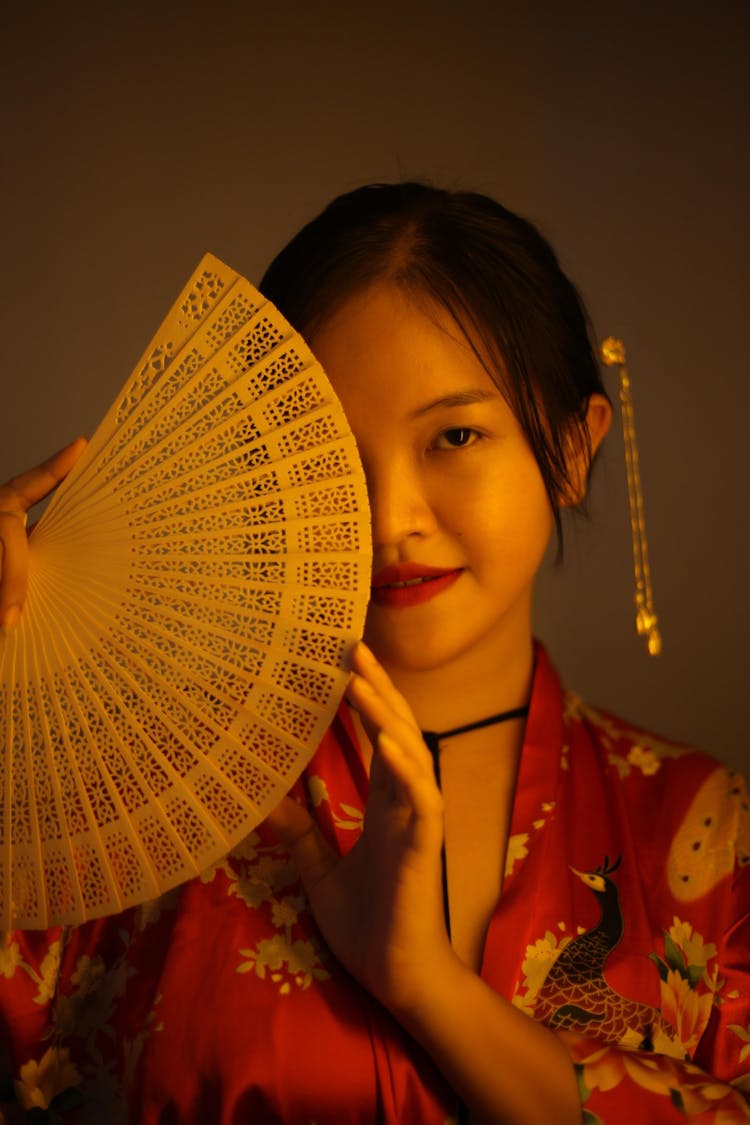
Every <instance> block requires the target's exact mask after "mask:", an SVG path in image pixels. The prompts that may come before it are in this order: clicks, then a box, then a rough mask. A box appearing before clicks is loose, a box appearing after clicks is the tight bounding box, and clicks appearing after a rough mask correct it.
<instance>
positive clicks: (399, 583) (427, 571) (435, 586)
mask: <svg viewBox="0 0 750 1125" xmlns="http://www.w3.org/2000/svg"><path fill="white" fill-rule="evenodd" d="M462 573H463V571H462V568H461V567H457V568H452V569H448V568H447V567H436V566H423V565H421V564H420V563H396V564H395V565H393V566H386V567H383V569H382V570H380V571H378V573H377V574H376V575H375V577H374V578H373V580H372V601H373V602H374V604H375V605H382V606H387V607H388V608H389V609H406V608H407V607H409V606H413V605H421V604H422V602H427V601H429V600H430V599H431V598H436V597H437V595H438V594H442V593H443V591H444V590H447V589H448V588H449V587H450V586H452V585H453V583H454V582H455V581H456V579H458V578H460V576H461V574H462Z"/></svg>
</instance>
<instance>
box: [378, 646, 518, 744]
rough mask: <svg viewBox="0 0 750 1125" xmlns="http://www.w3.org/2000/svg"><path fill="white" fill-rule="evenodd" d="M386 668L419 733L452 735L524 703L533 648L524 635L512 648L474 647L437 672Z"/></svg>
mask: <svg viewBox="0 0 750 1125" xmlns="http://www.w3.org/2000/svg"><path fill="white" fill-rule="evenodd" d="M385 668H386V671H387V672H388V674H389V676H390V677H391V679H392V680H393V683H394V684H395V686H396V687H397V688H398V690H399V691H400V692H401V693H402V695H404V696H405V698H406V699H407V701H408V703H409V706H410V707H411V709H412V711H413V712H414V716H415V718H416V720H417V722H418V724H419V726H420V727H421V728H422V730H434V731H442V730H451V729H453V728H455V727H461V726H465V725H466V724H468V723H473V722H476V721H477V720H479V719H484V718H486V717H487V716H489V715H494V714H497V713H498V712H502V711H510V710H512V709H515V708H516V707H523V706H524V705H525V704H527V703H528V702H529V696H530V695H531V683H532V679H533V674H534V646H533V641H532V638H531V633H530V631H529V632H528V634H527V636H526V637H525V638H523V639H519V638H514V642H513V644H512V645H508V646H498V645H497V644H496V643H495V644H493V645H487V646H477V645H475V646H474V647H472V649H471V650H470V651H469V652H467V653H463V654H461V655H459V656H458V657H456V658H454V659H453V660H452V661H451V662H450V663H449V664H441V665H440V666H438V667H436V668H425V669H419V670H416V671H415V670H412V669H403V668H399V667H392V666H391V667H389V666H388V665H387V664H386V665H385Z"/></svg>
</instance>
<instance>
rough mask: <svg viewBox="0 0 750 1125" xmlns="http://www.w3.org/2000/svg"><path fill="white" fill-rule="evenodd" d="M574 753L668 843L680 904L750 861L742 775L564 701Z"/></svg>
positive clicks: (643, 825) (613, 798)
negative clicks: (590, 762)
mask: <svg viewBox="0 0 750 1125" xmlns="http://www.w3.org/2000/svg"><path fill="white" fill-rule="evenodd" d="M564 700H565V702H564V707H565V715H566V724H567V726H568V729H569V731H570V735H571V739H570V741H571V748H572V751H573V753H574V755H575V753H576V752H577V753H578V754H580V755H582V756H584V757H590V758H593V759H594V760H595V761H596V768H597V770H598V772H599V773H600V775H601V777H602V779H603V781H604V785H605V787H606V791H607V793H608V795H609V805H610V811H611V812H614V809H615V808H617V809H618V810H619V815H623V816H624V817H626V818H627V819H628V820H629V822H630V823H631V824H634V825H637V826H638V828H639V830H640V831H641V832H647V833H648V836H649V837H651V838H653V837H654V836H655V835H658V836H659V837H661V838H662V839H663V838H665V837H666V838H668V839H669V848H668V854H667V863H666V871H665V875H666V878H667V881H668V884H669V888H670V890H671V892H672V894H673V896H674V897H675V898H676V899H685V898H693V897H695V896H696V895H699V894H700V893H701V892H702V891H703V890H705V889H707V888H708V886H709V884H715V883H716V882H717V881H718V880H720V879H721V878H722V877H723V876H724V875H727V874H729V873H730V872H731V871H732V870H733V869H734V868H735V867H736V866H739V867H744V866H746V865H747V864H748V863H750V799H749V798H748V792H747V787H746V783H745V779H744V778H743V777H742V775H741V774H739V773H737V772H736V771H735V770H732V769H730V768H729V767H728V766H726V765H723V764H722V763H721V762H719V761H717V759H716V758H713V757H712V756H711V755H710V754H706V753H704V752H702V751H700V750H696V749H695V748H693V747H690V746H685V745H683V744H680V743H678V742H675V741H673V740H671V739H668V738H664V737H663V736H661V735H658V734H654V733H653V732H651V731H648V730H645V729H643V728H642V727H638V726H635V725H634V724H632V723H629V722H628V721H626V720H624V719H622V718H619V717H618V716H616V715H613V714H611V713H610V712H608V711H605V710H601V709H599V708H596V707H592V706H590V705H589V704H587V703H585V702H584V701H583V700H582V699H580V697H578V696H576V695H574V694H571V693H567V694H566V695H565V696H564Z"/></svg>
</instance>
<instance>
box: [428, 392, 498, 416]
mask: <svg viewBox="0 0 750 1125" xmlns="http://www.w3.org/2000/svg"><path fill="white" fill-rule="evenodd" d="M496 394H497V392H493V391H488V390H485V388H484V387H477V388H476V389H470V390H465V391H456V392H455V393H454V394H451V395H441V396H440V398H434V399H432V400H431V401H430V402H426V403H425V404H424V406H418V407H417V409H416V410H412V412H411V416H412V418H421V417H422V415H423V414H428V413H429V412H430V411H431V410H438V409H440V407H446V406H448V407H450V406H471V405H472V403H475V402H486V401H487V399H490V398H495V397H496Z"/></svg>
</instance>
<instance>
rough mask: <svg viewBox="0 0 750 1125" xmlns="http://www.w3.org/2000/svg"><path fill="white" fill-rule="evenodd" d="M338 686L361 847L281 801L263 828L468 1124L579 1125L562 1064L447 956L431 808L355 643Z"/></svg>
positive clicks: (326, 929) (349, 962)
mask: <svg viewBox="0 0 750 1125" xmlns="http://www.w3.org/2000/svg"><path fill="white" fill-rule="evenodd" d="M354 667H355V675H354V676H353V678H352V683H351V686H350V691H349V694H350V698H351V701H352V702H353V703H354V704H355V705H356V706H357V708H358V710H359V712H360V715H361V717H362V719H363V722H364V723H365V726H366V729H367V731H368V735H369V736H370V738H371V740H372V742H373V747H374V754H373V761H372V768H371V789H370V795H369V798H368V803H367V809H366V816H365V828H364V832H363V834H362V837H361V838H360V840H359V841H358V843H357V844H356V845H355V846H354V848H353V849H352V851H351V852H349V853H348V855H346V856H345V857H344V858H343V859H339V858H338V856H336V855H334V854H333V853H332V851H331V850H330V848H329V847H328V846H327V844H326V843H325V841H324V840H323V838H322V836H321V835H320V833H319V832H318V830H317V828H316V826H315V824H314V822H313V821H312V820H311V819H310V817H309V816H308V814H307V813H306V812H305V811H304V810H303V809H301V808H300V807H299V806H297V805H296V804H295V803H294V802H292V801H290V800H287V801H286V802H284V803H282V805H281V806H280V808H279V809H278V810H277V811H276V812H275V813H274V814H273V816H272V818H271V822H272V825H273V827H274V828H275V830H276V831H277V833H278V834H279V835H280V836H281V837H282V840H283V842H284V843H285V844H286V845H287V846H289V847H290V848H291V849H292V851H293V854H294V857H295V860H296V862H297V864H298V867H299V869H300V873H301V876H302V879H303V882H304V884H305V888H306V891H307V894H308V897H309V899H310V902H311V905H312V908H313V910H314V912H315V915H316V918H317V920H318V924H319V925H320V927H321V930H322V931H323V934H324V936H325V937H326V940H327V941H328V943H329V945H330V946H331V948H332V950H333V952H334V953H335V954H336V956H337V957H338V958H339V960H340V961H341V962H342V963H343V964H344V965H345V967H346V968H347V969H348V970H349V971H350V972H351V973H352V974H353V975H354V976H355V977H356V978H357V979H358V980H359V981H360V983H361V984H363V985H364V987H365V988H367V989H368V991H370V992H371V993H372V994H373V995H374V996H375V997H377V999H378V1000H379V1001H380V1002H381V1003H382V1004H384V1005H385V1006H386V1007H387V1008H389V1010H390V1011H391V1012H392V1013H393V1015H394V1016H395V1017H396V1018H397V1019H398V1020H399V1021H400V1022H401V1023H402V1025H403V1026H404V1027H405V1028H406V1029H407V1030H408V1031H409V1032H410V1034H411V1035H412V1036H413V1037H414V1038H415V1039H417V1040H418V1041H419V1042H420V1043H421V1044H422V1045H423V1046H424V1047H425V1048H426V1050H427V1051H428V1052H429V1053H430V1054H431V1056H432V1058H433V1059H434V1061H435V1063H436V1065H437V1066H438V1067H439V1069H440V1070H441V1071H442V1072H443V1074H444V1075H445V1077H446V1078H447V1080H448V1081H449V1082H450V1083H451V1085H452V1086H453V1087H454V1089H455V1090H456V1092H457V1093H458V1094H459V1096H460V1097H461V1098H462V1099H463V1100H464V1101H465V1103H466V1104H467V1106H468V1107H469V1109H470V1110H471V1112H472V1115H473V1116H474V1118H475V1119H476V1120H478V1121H488V1122H498V1121H503V1122H508V1123H515V1122H519V1123H520V1122H526V1123H531V1122H534V1123H536V1122H539V1121H555V1122H559V1123H561V1125H564V1123H566V1122H571V1123H572V1122H578V1121H580V1102H579V1097H578V1091H577V1087H576V1081H575V1073H574V1070H573V1067H572V1065H571V1060H570V1056H569V1055H568V1053H567V1051H566V1050H565V1048H564V1047H563V1045H562V1043H561V1041H560V1040H559V1039H558V1037H557V1036H556V1035H555V1034H554V1033H553V1032H551V1031H550V1030H548V1029H547V1028H546V1027H544V1026H543V1025H542V1024H540V1023H535V1022H534V1021H533V1020H530V1019H529V1018H528V1016H527V1015H525V1014H524V1013H522V1012H520V1011H518V1010H517V1009H516V1008H514V1007H513V1005H512V1004H510V1003H509V1002H508V1001H506V1000H504V999H503V998H502V997H500V996H499V995H498V994H497V993H495V992H494V991H493V990H492V989H491V988H490V987H489V986H488V985H486V984H485V983H484V982H483V981H482V980H481V979H480V978H479V977H478V976H477V975H476V974H475V973H473V972H471V971H470V970H469V969H467V968H466V966H465V965H464V964H463V963H462V962H461V961H460V959H459V958H458V957H457V956H456V955H455V954H454V952H453V950H452V948H451V946H450V943H449V940H448V936H447V934H446V930H445V923H444V919H443V908H442V893H441V871H440V851H441V845H442V838H443V826H442V798H441V796H440V793H439V790H438V789H437V786H436V785H435V781H434V775H433V767H432V760H431V757H430V755H429V752H428V751H427V749H426V747H425V746H424V743H423V741H422V736H421V733H420V731H419V728H418V726H417V724H416V722H415V720H414V719H413V717H412V715H411V712H410V710H409V707H408V704H407V703H406V701H405V700H404V699H403V697H402V696H400V695H399V693H398V692H396V691H395V689H394V688H393V686H392V685H391V684H390V681H389V680H388V677H387V676H386V674H385V672H384V671H383V669H382V668H380V667H379V665H378V664H377V663H376V661H375V660H374V658H373V657H372V656H371V655H370V654H369V653H368V651H367V650H366V649H365V648H364V646H360V648H359V649H358V650H357V653H356V655H355V663H354Z"/></svg>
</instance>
